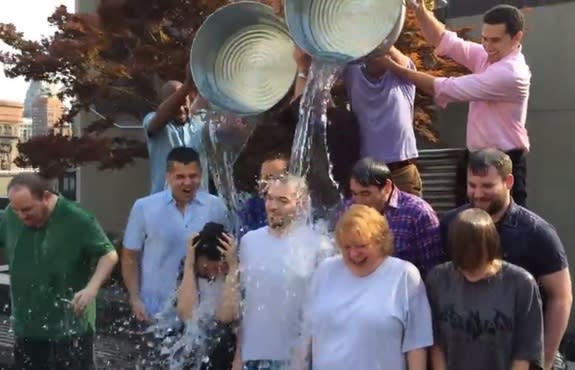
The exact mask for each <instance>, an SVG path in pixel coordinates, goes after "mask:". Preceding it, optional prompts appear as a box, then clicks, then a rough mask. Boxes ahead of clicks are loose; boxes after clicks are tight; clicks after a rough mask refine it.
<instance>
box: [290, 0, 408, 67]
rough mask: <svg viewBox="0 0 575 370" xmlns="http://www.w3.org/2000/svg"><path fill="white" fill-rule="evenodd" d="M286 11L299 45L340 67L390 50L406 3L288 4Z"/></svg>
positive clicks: (331, 0)
mask: <svg viewBox="0 0 575 370" xmlns="http://www.w3.org/2000/svg"><path fill="white" fill-rule="evenodd" d="M284 8H285V9H284V10H285V17H286V22H287V26H288V29H289V31H290V34H291V36H292V38H293V39H294V41H295V42H296V44H297V45H298V46H299V47H300V48H302V49H303V50H305V51H306V52H307V53H308V54H310V55H312V56H314V57H315V58H317V59H320V60H325V61H331V62H337V63H348V62H351V61H353V60H356V59H359V58H361V57H363V56H366V55H367V54H369V53H371V52H372V51H373V50H375V49H376V48H378V47H387V49H389V47H390V46H391V45H393V44H394V43H395V42H396V41H397V38H398V37H399V34H400V33H401V29H402V28H403V21H404V18H405V5H404V0H285V3H284ZM382 43H383V44H382Z"/></svg>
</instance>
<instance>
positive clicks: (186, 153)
mask: <svg viewBox="0 0 575 370" xmlns="http://www.w3.org/2000/svg"><path fill="white" fill-rule="evenodd" d="M166 161H167V170H168V171H169V170H170V169H171V167H172V164H173V163H174V162H177V163H181V164H189V163H194V162H195V163H196V164H197V165H198V167H200V168H201V166H202V165H201V163H200V155H199V154H198V152H197V151H196V150H195V149H194V148H189V147H186V146H178V147H176V148H174V149H172V150H171V151H170V153H168V158H167V160H166Z"/></svg>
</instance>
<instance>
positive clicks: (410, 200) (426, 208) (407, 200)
mask: <svg viewBox="0 0 575 370" xmlns="http://www.w3.org/2000/svg"><path fill="white" fill-rule="evenodd" d="M400 194H401V195H400V196H401V201H402V203H403V204H404V206H407V207H409V208H411V209H416V210H418V211H419V212H422V213H426V214H433V215H434V216H435V215H436V213H435V210H434V209H433V207H432V206H431V204H429V203H428V202H427V201H426V200H425V199H423V198H421V197H418V196H417V195H414V194H410V193H406V192H404V191H401V190H400Z"/></svg>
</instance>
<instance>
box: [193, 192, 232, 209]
mask: <svg viewBox="0 0 575 370" xmlns="http://www.w3.org/2000/svg"><path fill="white" fill-rule="evenodd" d="M196 199H197V200H198V201H199V202H200V203H202V204H206V205H208V206H215V207H225V206H226V203H225V202H224V200H223V199H222V198H220V197H218V196H217V195H214V194H211V193H208V192H207V191H204V190H198V192H197V193H196Z"/></svg>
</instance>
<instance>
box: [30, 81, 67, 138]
mask: <svg viewBox="0 0 575 370" xmlns="http://www.w3.org/2000/svg"><path fill="white" fill-rule="evenodd" d="M57 93H58V89H57V87H56V86H54V85H50V84H47V83H45V82H43V81H32V82H31V83H30V86H29V87H28V91H27V92H26V99H25V101H24V117H26V118H31V119H32V132H31V136H38V135H46V134H48V133H50V132H55V133H59V134H62V135H70V134H71V131H72V130H71V127H70V126H65V127H54V125H55V124H56V123H58V120H59V119H60V118H61V117H62V114H63V113H64V105H63V104H62V102H61V101H60V99H58V97H57V95H56V94H57Z"/></svg>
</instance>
